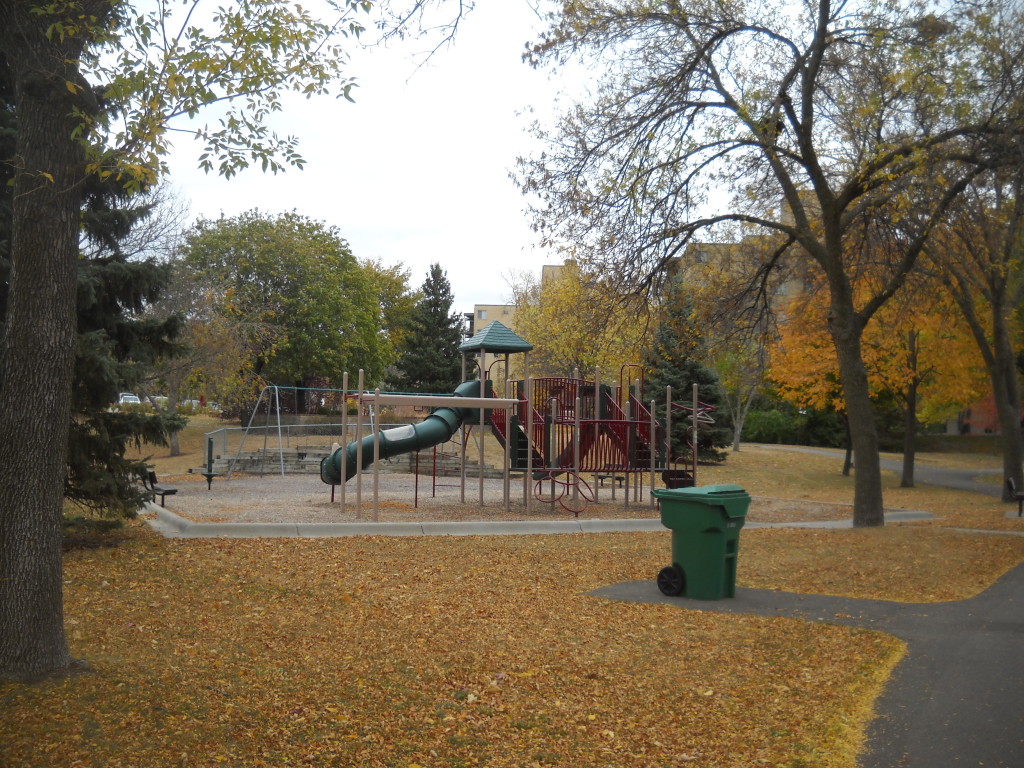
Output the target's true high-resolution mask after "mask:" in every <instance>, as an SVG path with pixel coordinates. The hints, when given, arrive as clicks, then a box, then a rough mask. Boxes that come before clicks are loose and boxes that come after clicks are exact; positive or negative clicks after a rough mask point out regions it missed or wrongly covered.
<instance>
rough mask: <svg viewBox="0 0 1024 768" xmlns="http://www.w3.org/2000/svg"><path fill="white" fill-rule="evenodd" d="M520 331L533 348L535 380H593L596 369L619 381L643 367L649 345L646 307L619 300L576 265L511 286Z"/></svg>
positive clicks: (522, 279)
mask: <svg viewBox="0 0 1024 768" xmlns="http://www.w3.org/2000/svg"><path fill="white" fill-rule="evenodd" d="M512 290H513V303H515V305H516V331H517V333H519V335H520V336H522V337H523V338H524V339H526V340H527V341H529V342H530V343H531V344H533V346H534V351H533V352H532V353H531V356H530V364H531V373H532V374H534V375H552V376H556V375H562V376H564V375H571V374H572V373H573V370H574V369H576V370H579V372H580V374H581V375H584V376H586V375H589V374H591V373H593V371H594V370H595V369H597V368H600V369H601V370H602V371H607V372H609V374H610V375H613V376H614V375H617V374H618V372H619V370H620V368H621V367H622V366H624V365H629V364H633V363H638V362H640V356H641V352H642V350H643V349H644V348H645V347H646V346H648V345H649V339H650V327H649V325H650V323H649V320H650V313H649V308H648V305H647V304H646V302H644V301H642V300H639V299H632V298H627V297H623V296H621V295H619V294H618V293H617V291H616V290H615V285H614V283H613V282H612V281H610V280H608V279H605V278H603V277H600V276H597V275H594V274H590V273H588V272H587V271H586V270H585V269H584V268H583V267H581V266H580V265H579V264H578V263H577V262H575V261H573V260H571V259H570V260H567V261H566V262H565V264H564V265H563V266H560V267H554V268H552V267H547V268H545V272H544V276H543V278H542V279H541V281H540V282H538V281H537V280H536V279H535V278H533V277H532V276H531V275H527V274H520V275H517V276H516V277H515V283H514V284H513V286H512Z"/></svg>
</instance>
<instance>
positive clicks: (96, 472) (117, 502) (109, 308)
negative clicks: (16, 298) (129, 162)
mask: <svg viewBox="0 0 1024 768" xmlns="http://www.w3.org/2000/svg"><path fill="white" fill-rule="evenodd" d="M16 119H17V115H16V110H15V109H14V103H13V93H12V92H11V89H10V88H9V87H8V84H7V81H6V79H5V78H3V77H0V330H2V328H3V324H4V321H5V318H6V314H7V288H8V275H9V270H10V260H9V250H10V233H11V216H10V212H11V197H12V187H11V186H10V185H8V184H5V183H3V182H4V180H5V179H7V178H9V177H10V176H11V175H12V174H13V166H12V165H10V164H9V163H7V162H4V159H6V158H10V157H13V154H14V152H13V147H14V142H13V135H14V126H15V121H16ZM149 197H150V196H143V195H136V196H132V195H129V194H128V193H127V192H126V191H125V189H124V188H123V186H121V185H119V184H116V183H114V182H112V181H110V182H106V183H102V182H100V181H98V180H97V179H96V177H90V179H89V182H88V183H87V189H86V194H85V206H84V207H83V210H82V216H81V220H82V233H83V238H84V240H83V249H82V256H81V258H80V259H79V261H78V291H77V315H78V344H77V349H76V355H75V376H74V382H73V390H72V404H71V416H72V418H71V424H70V434H69V436H68V460H67V473H66V475H65V481H64V495H65V498H67V499H69V500H72V501H74V502H76V503H77V504H79V505H81V506H83V507H86V508H89V509H92V510H94V511H97V512H101V513H103V514H105V515H109V516H123V515H128V514H132V513H134V511H135V510H136V509H138V508H139V506H140V504H141V501H142V498H143V497H142V489H141V487H140V486H139V484H138V479H139V478H140V477H141V475H142V473H143V472H144V471H145V470H146V465H145V463H144V462H142V461H135V460H129V459H127V458H125V452H126V450H127V449H128V448H129V447H132V446H135V447H137V446H139V445H141V444H142V443H151V444H161V443H164V442H165V441H166V439H167V436H168V434H169V433H170V431H172V430H176V429H180V428H181V427H182V426H183V425H184V424H183V421H182V420H181V419H180V417H177V416H169V415H154V414H152V413H146V412H144V411H143V410H142V409H141V408H137V409H134V410H130V411H120V412H118V411H111V410H110V406H111V404H112V403H116V402H117V399H118V393H119V392H122V391H126V390H134V389H135V386H134V385H135V384H136V383H137V381H138V379H139V375H140V365H143V364H146V363H148V362H151V361H152V360H154V359H155V358H156V357H157V356H158V355H163V354H168V353H169V352H171V351H172V349H173V348H172V345H171V339H172V338H173V335H174V334H175V332H176V328H177V320H176V319H174V318H172V319H168V320H164V321H162V322H155V321H151V320H147V319H145V318H143V316H142V311H143V310H144V309H145V307H146V306H148V304H149V303H151V302H152V301H154V300H155V299H156V297H157V295H158V294H159V291H160V287H161V285H162V284H163V282H164V281H165V280H166V269H165V268H164V267H163V266H161V265H159V264H157V263H155V262H153V261H129V260H128V259H127V258H126V257H125V256H124V255H123V254H122V253H121V251H120V248H119V246H118V243H119V241H121V240H122V239H124V238H125V237H126V236H127V235H128V233H129V232H130V231H131V229H132V227H133V226H135V225H136V224H138V223H139V222H140V221H142V220H143V219H145V218H146V217H147V216H149V215H150V212H151V205H150V203H149V202H148V198H149ZM140 200H142V201H143V202H140ZM24 405H25V407H26V408H32V407H34V404H32V403H25V404H24Z"/></svg>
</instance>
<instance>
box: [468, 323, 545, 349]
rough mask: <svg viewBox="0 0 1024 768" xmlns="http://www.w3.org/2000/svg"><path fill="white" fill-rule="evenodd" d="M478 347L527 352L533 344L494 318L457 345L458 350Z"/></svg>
mask: <svg viewBox="0 0 1024 768" xmlns="http://www.w3.org/2000/svg"><path fill="white" fill-rule="evenodd" d="M479 349H486V350H487V351H488V352H529V351H530V350H531V349H533V344H531V343H530V342H528V341H527V340H526V339H524V338H523V337H522V336H517V335H516V334H515V333H513V332H512V331H511V330H509V329H508V327H507V326H504V325H502V324H501V323H499V322H498V321H497V320H495V321H494V322H493V323H491V324H490V325H488V326H487V327H486V328H484V329H483V330H482V331H480V333H478V334H476V335H475V336H474V337H473V338H471V339H467V340H466V341H464V342H462V344H460V345H459V351H460V352H472V351H475V350H479Z"/></svg>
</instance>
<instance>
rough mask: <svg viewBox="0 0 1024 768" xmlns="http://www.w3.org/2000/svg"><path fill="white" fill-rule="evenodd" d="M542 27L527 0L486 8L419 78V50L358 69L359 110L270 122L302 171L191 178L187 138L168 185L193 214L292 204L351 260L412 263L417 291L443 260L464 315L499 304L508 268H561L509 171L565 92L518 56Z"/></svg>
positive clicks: (299, 114) (317, 103)
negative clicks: (323, 226)
mask: <svg viewBox="0 0 1024 768" xmlns="http://www.w3.org/2000/svg"><path fill="white" fill-rule="evenodd" d="M539 29H540V21H539V20H538V19H537V17H536V16H535V15H534V13H533V12H532V11H531V10H530V8H529V5H528V4H527V3H526V2H513V1H510V0H502V1H500V2H493V1H491V2H483V3H480V4H479V5H478V6H477V8H476V10H474V11H473V12H472V13H471V14H469V16H468V17H467V18H466V19H464V21H463V23H462V26H461V27H460V29H459V32H458V36H457V38H456V41H455V43H454V45H453V46H451V47H449V48H446V49H443V50H441V51H439V52H438V53H437V54H435V56H434V57H433V59H432V60H431V61H430V62H429V63H428V64H427V65H426V66H424V67H422V68H420V69H419V70H417V69H416V58H415V57H414V54H416V53H421V52H422V50H423V48H424V44H423V43H422V42H416V41H413V42H411V43H406V44H402V45H401V46H392V47H391V48H390V49H388V50H380V49H375V50H373V51H370V52H367V53H363V54H360V55H359V56H358V59H357V60H356V61H355V62H354V69H353V74H355V75H356V76H357V77H358V78H359V82H360V87H359V88H358V89H356V91H355V98H356V103H355V104H351V103H349V102H347V101H345V100H343V99H340V100H339V99H334V98H333V97H327V98H320V99H314V100H311V101H305V100H302V101H296V102H294V106H293V107H291V108H289V109H288V110H287V114H286V115H285V116H283V117H281V118H275V120H276V122H275V124H274V125H275V129H276V130H277V131H278V133H282V134H289V133H292V134H295V135H297V136H298V137H299V139H300V146H299V151H300V153H301V154H302V155H303V157H304V158H305V159H306V160H307V162H308V165H307V166H306V168H305V170H302V171H299V170H295V169H292V170H289V171H288V172H287V173H285V174H278V175H277V176H274V175H271V174H263V173H261V172H260V171H259V170H256V169H250V170H248V171H244V172H243V173H241V174H239V175H238V176H236V177H234V178H233V179H231V180H223V179H220V178H218V177H216V176H213V175H206V174H203V173H202V172H201V171H198V170H196V168H197V156H198V154H199V150H198V148H197V147H195V146H193V145H194V142H192V141H191V140H188V139H179V140H178V141H177V146H176V148H175V151H174V152H173V153H172V155H171V158H170V166H171V177H170V181H171V184H172V186H173V187H174V188H175V189H176V190H177V191H178V192H179V194H180V195H181V197H182V198H183V199H185V200H186V201H189V203H190V206H191V213H192V216H193V217H199V216H204V217H206V218H217V217H218V216H220V214H221V213H223V214H225V215H227V216H233V215H235V214H238V213H241V212H243V211H246V210H249V209H252V208H259V209H260V210H261V211H263V212H265V213H270V214H276V213H280V212H283V211H288V210H292V209H295V210H296V211H298V212H299V213H300V214H302V215H305V216H308V217H310V218H312V219H315V220H318V221H323V222H325V223H327V224H329V225H334V226H336V227H338V229H339V230H340V232H341V233H342V236H343V237H345V239H347V240H348V242H349V244H350V245H351V247H352V250H353V252H354V253H355V255H356V256H358V257H360V258H380V259H382V260H383V261H384V262H385V263H386V264H397V263H403V264H405V265H406V266H407V267H408V268H409V269H410V270H411V277H410V283H411V285H412V286H413V287H414V288H418V287H419V286H420V285H421V284H422V282H423V279H424V278H425V277H426V274H427V270H428V268H429V266H430V264H432V263H433V262H439V263H440V264H441V265H442V267H443V268H444V269H445V270H446V271H447V273H448V278H449V280H450V282H451V284H452V290H453V293H454V295H455V308H456V309H457V310H459V311H469V310H471V309H472V307H473V305H474V304H482V303H502V302H504V301H505V300H506V299H507V298H508V296H509V289H508V285H507V281H506V279H505V277H506V276H507V275H508V274H509V273H510V272H512V271H513V270H514V271H522V270H529V271H533V272H536V273H539V271H540V267H541V266H542V265H543V264H546V263H558V262H560V261H561V259H560V257H559V256H558V255H557V254H553V253H542V252H540V251H539V250H537V249H535V248H534V247H533V243H534V242H535V235H534V233H532V232H531V231H530V229H529V224H528V221H527V218H526V216H525V213H524V207H525V202H526V199H525V198H524V197H523V196H522V195H521V194H520V193H519V191H518V189H517V188H516V187H515V185H514V184H513V182H512V181H511V180H510V179H509V176H508V174H509V171H511V170H512V169H513V168H514V166H515V159H516V157H517V155H521V154H528V153H529V149H530V146H531V139H530V137H529V135H528V134H527V133H526V131H525V127H526V126H527V125H528V124H529V123H530V121H531V120H532V118H531V117H530V116H529V115H528V114H524V110H526V109H527V108H529V107H533V108H535V109H536V110H538V111H539V112H541V113H550V112H551V111H552V106H553V101H554V98H555V94H556V92H557V88H556V86H555V85H553V84H552V82H551V80H550V78H549V76H548V74H547V73H545V72H536V71H533V70H531V69H530V68H529V67H527V66H526V65H525V64H523V63H522V60H521V55H522V51H523V48H524V45H525V43H526V42H527V41H528V40H531V39H534V38H535V37H536V33H537V31H538V30H539Z"/></svg>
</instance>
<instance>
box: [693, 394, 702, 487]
mask: <svg viewBox="0 0 1024 768" xmlns="http://www.w3.org/2000/svg"><path fill="white" fill-rule="evenodd" d="M699 407H700V401H699V400H697V385H696V384H694V385H693V487H694V488H696V487H697V442H698V441H697V423H698V421H697V409H698V408H699Z"/></svg>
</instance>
